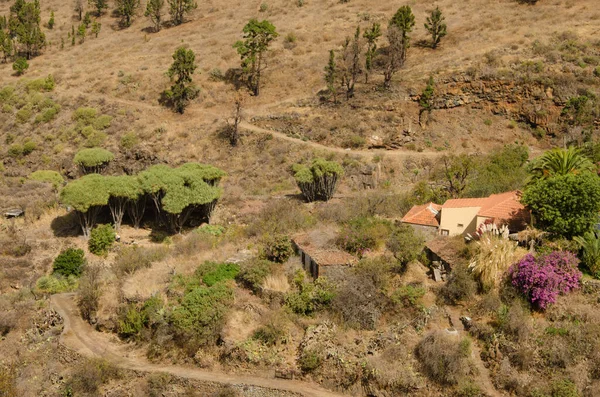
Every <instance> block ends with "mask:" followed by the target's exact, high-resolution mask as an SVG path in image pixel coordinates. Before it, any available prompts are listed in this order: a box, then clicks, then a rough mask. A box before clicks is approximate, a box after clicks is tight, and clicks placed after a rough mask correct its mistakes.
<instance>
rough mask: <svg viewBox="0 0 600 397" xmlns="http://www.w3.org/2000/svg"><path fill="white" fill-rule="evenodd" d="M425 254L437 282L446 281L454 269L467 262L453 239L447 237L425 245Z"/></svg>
mask: <svg viewBox="0 0 600 397" xmlns="http://www.w3.org/2000/svg"><path fill="white" fill-rule="evenodd" d="M425 253H426V254H427V258H428V259H429V260H430V261H431V268H432V270H433V278H434V280H435V281H441V280H444V279H445V278H446V275H447V274H448V273H450V272H451V271H452V268H453V267H455V266H457V265H459V264H461V263H464V262H465V260H464V259H463V258H462V257H461V256H460V253H459V252H458V251H457V249H456V246H455V242H454V241H453V239H449V238H446V237H438V238H436V239H434V240H431V241H428V242H427V243H426V244H425Z"/></svg>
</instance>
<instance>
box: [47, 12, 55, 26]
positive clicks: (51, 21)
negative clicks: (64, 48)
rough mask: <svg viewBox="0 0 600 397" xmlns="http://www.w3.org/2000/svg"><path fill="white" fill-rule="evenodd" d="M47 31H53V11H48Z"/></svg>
mask: <svg viewBox="0 0 600 397" xmlns="http://www.w3.org/2000/svg"><path fill="white" fill-rule="evenodd" d="M48 29H54V11H50V19H49V20H48Z"/></svg>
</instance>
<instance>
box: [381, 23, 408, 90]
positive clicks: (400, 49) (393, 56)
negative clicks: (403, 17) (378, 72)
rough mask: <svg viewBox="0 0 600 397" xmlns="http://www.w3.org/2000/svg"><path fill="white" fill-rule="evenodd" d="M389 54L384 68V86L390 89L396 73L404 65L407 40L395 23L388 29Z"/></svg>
mask: <svg viewBox="0 0 600 397" xmlns="http://www.w3.org/2000/svg"><path fill="white" fill-rule="evenodd" d="M387 39H388V43H389V46H388V54H387V60H386V62H385V68H384V70H383V86H384V87H385V88H386V89H389V88H390V86H391V83H392V78H393V77H394V74H396V72H397V71H398V70H399V69H400V68H401V67H402V66H403V65H404V59H405V58H404V54H405V53H406V49H405V47H404V46H405V40H404V38H403V36H402V32H401V31H400V29H398V28H397V27H396V26H394V25H390V26H389V28H388V31H387Z"/></svg>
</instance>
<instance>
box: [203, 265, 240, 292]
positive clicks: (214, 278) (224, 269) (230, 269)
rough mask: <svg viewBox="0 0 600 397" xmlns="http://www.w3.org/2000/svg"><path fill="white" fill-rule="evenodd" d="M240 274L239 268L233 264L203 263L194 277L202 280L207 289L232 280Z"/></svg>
mask: <svg viewBox="0 0 600 397" xmlns="http://www.w3.org/2000/svg"><path fill="white" fill-rule="evenodd" d="M239 272H240V266H239V265H237V264H235V263H216V262H209V261H207V262H204V263H203V264H201V265H200V266H199V267H198V268H197V269H196V272H195V273H194V274H195V276H196V277H198V278H199V279H201V280H202V282H203V283H204V284H206V285H207V286H209V287H212V286H213V285H215V284H217V283H219V282H221V281H225V280H233V279H234V278H235V277H236V276H237V275H238V273H239Z"/></svg>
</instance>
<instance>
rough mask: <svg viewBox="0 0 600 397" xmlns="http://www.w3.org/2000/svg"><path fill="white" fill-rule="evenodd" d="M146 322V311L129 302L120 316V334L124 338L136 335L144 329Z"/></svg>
mask: <svg viewBox="0 0 600 397" xmlns="http://www.w3.org/2000/svg"><path fill="white" fill-rule="evenodd" d="M146 322H147V318H146V317H145V316H144V313H143V312H141V311H139V310H138V309H137V307H136V305H135V304H129V305H127V307H125V309H124V310H122V314H121V316H120V318H119V329H118V332H119V335H120V336H121V337H123V338H130V337H133V336H136V335H138V334H139V333H140V332H141V331H142V328H144V325H145V324H146Z"/></svg>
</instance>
